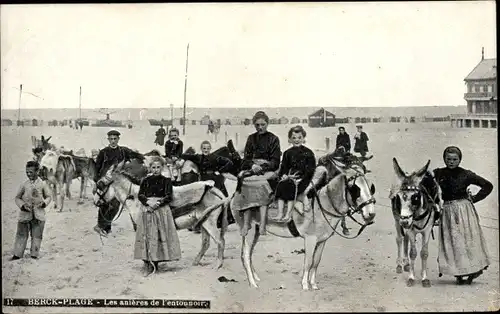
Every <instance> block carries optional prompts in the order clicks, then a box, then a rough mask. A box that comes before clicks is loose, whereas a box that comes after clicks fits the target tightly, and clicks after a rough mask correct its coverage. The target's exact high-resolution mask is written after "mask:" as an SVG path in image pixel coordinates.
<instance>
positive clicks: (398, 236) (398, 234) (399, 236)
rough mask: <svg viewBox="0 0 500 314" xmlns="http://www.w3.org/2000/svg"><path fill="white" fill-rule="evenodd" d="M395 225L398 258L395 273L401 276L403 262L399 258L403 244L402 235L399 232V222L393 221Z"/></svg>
mask: <svg viewBox="0 0 500 314" xmlns="http://www.w3.org/2000/svg"><path fill="white" fill-rule="evenodd" d="M395 225H396V245H397V246H398V258H397V259H396V273H398V274H401V273H402V272H403V266H401V264H402V262H403V260H402V258H401V244H403V234H402V232H401V226H400V225H399V222H397V221H395Z"/></svg>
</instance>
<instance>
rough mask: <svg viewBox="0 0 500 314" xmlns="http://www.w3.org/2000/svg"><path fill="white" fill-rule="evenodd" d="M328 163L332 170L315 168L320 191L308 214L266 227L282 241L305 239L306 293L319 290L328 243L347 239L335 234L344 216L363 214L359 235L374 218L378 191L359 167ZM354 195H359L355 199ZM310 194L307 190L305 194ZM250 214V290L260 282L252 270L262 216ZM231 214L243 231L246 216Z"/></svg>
mask: <svg viewBox="0 0 500 314" xmlns="http://www.w3.org/2000/svg"><path fill="white" fill-rule="evenodd" d="M329 162H330V165H331V166H323V165H321V166H318V167H317V168H316V171H315V174H314V177H313V180H312V181H313V184H314V185H315V186H318V187H321V188H320V189H319V191H316V193H315V196H314V197H313V199H312V201H311V205H310V208H309V210H307V211H305V212H304V214H303V215H301V214H299V213H298V212H297V211H295V210H294V211H293V213H292V220H291V221H290V222H276V221H269V222H268V223H267V232H269V233H270V234H273V235H275V236H278V237H282V238H294V237H301V238H303V239H304V248H305V258H304V267H303V276H302V289H303V290H310V289H311V288H312V289H313V290H317V289H319V288H318V285H317V283H316V273H317V270H318V265H319V263H320V261H321V256H322V254H323V249H324V247H325V244H326V241H327V240H328V239H329V238H330V237H331V236H332V235H333V234H334V233H337V234H339V235H340V236H342V237H344V236H343V235H342V234H340V233H339V232H338V231H337V230H336V229H337V226H338V224H339V223H340V221H341V219H342V218H343V217H345V216H349V217H351V218H353V216H352V215H353V214H354V213H360V214H361V215H362V218H363V220H364V224H361V223H359V224H360V225H361V229H360V230H359V232H358V235H359V234H360V233H361V232H362V230H363V229H364V228H365V227H366V226H368V225H370V224H372V223H373V221H374V218H375V206H374V204H375V198H374V197H373V195H374V193H375V187H374V186H373V184H372V185H371V186H370V185H369V183H368V181H367V179H366V177H365V174H364V172H363V169H362V168H361V167H360V166H359V165H352V166H349V167H348V166H345V165H343V164H342V163H340V162H338V161H336V160H334V159H329ZM335 174H336V175H335ZM352 191H355V192H356V193H355V196H354V195H353V193H352ZM307 193H308V190H307V189H306V192H305V194H307ZM247 210H251V224H252V225H253V228H251V229H250V232H248V234H247V235H245V236H242V244H241V261H242V263H243V267H244V269H245V272H246V275H247V279H248V282H249V284H250V286H251V287H254V288H258V285H257V281H260V279H259V277H258V275H257V273H256V272H255V269H254V266H253V263H252V255H253V251H254V249H255V245H256V244H257V242H258V240H259V235H260V233H259V228H260V214H259V211H255V210H253V209H247ZM232 211H233V215H234V217H235V219H236V223H237V224H238V226H239V227H240V230H241V229H242V228H243V224H244V222H243V213H242V212H239V211H235V210H234V206H232ZM353 219H354V218H353ZM252 231H253V232H252ZM356 237H357V236H356Z"/></svg>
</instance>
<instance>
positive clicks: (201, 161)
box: [180, 154, 233, 176]
mask: <svg viewBox="0 0 500 314" xmlns="http://www.w3.org/2000/svg"><path fill="white" fill-rule="evenodd" d="M180 158H181V159H184V160H189V161H192V162H193V163H195V164H196V165H197V166H198V168H199V170H200V175H202V176H203V175H204V174H206V173H213V172H215V171H218V172H221V173H222V172H227V171H229V168H231V167H232V166H233V163H232V162H231V160H229V159H228V158H225V157H222V156H217V155H214V154H209V155H203V154H193V155H190V154H182V155H181V157H180Z"/></svg>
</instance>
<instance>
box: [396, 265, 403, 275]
mask: <svg viewBox="0 0 500 314" xmlns="http://www.w3.org/2000/svg"><path fill="white" fill-rule="evenodd" d="M402 272H403V267H402V266H401V265H398V266H397V267H396V273H398V274H401V273H402Z"/></svg>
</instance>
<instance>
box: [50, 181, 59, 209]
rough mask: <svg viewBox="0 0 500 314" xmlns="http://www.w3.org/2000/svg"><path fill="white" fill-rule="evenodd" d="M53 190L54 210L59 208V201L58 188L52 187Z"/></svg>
mask: <svg viewBox="0 0 500 314" xmlns="http://www.w3.org/2000/svg"><path fill="white" fill-rule="evenodd" d="M51 189H52V201H53V202H54V209H56V208H57V207H58V206H59V199H58V196H57V186H56V185H55V184H54V185H51Z"/></svg>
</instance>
